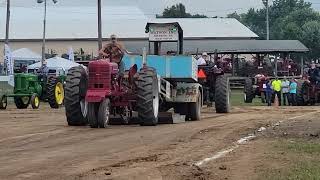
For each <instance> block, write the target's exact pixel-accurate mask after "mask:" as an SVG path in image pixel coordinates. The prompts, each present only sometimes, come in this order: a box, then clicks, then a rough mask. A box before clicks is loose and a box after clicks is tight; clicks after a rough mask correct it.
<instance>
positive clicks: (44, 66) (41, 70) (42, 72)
mask: <svg viewBox="0 0 320 180" xmlns="http://www.w3.org/2000/svg"><path fill="white" fill-rule="evenodd" d="M48 72H49V68H48V66H47V61H43V63H42V66H41V67H40V68H39V69H38V73H39V74H40V75H47V73H48Z"/></svg>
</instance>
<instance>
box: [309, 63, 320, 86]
mask: <svg viewBox="0 0 320 180" xmlns="http://www.w3.org/2000/svg"><path fill="white" fill-rule="evenodd" d="M308 75H309V77H310V78H309V80H310V82H311V83H312V84H317V83H318V81H320V71H319V69H318V68H317V67H316V64H315V63H314V62H312V63H311V68H310V69H309V70H308Z"/></svg>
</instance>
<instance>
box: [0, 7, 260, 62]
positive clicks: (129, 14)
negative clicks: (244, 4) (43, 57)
mask: <svg viewBox="0 0 320 180" xmlns="http://www.w3.org/2000/svg"><path fill="white" fill-rule="evenodd" d="M5 12H6V10H5V8H4V7H0V22H5ZM102 12H103V13H102V21H103V22H102V27H103V38H104V40H107V38H108V37H109V36H110V35H111V34H116V35H118V37H120V38H121V39H122V41H124V43H125V45H126V48H127V49H128V50H129V51H133V52H135V51H136V50H137V49H135V48H136V46H135V44H136V43H140V44H141V43H144V44H147V43H146V40H147V38H148V34H146V33H145V25H146V23H147V22H148V21H149V22H150V21H166V22H168V21H172V22H179V24H180V25H181V27H182V28H183V30H184V37H185V40H186V41H188V40H190V39H193V40H194V39H199V40H201V39H217V40H227V39H228V40H230V39H231V40H238V39H254V38H257V37H258V36H257V35H256V34H255V33H253V32H252V31H250V30H249V29H248V28H247V27H245V26H244V25H243V24H241V23H240V22H239V21H237V20H236V19H229V18H205V19H156V20H155V19H150V18H148V17H147V16H145V14H144V13H143V12H142V11H141V10H140V9H139V8H137V7H131V6H128V7H124V6H109V7H105V8H103V10H102ZM42 18H43V8H41V7H35V8H22V7H13V8H12V10H11V24H10V46H11V49H13V50H15V49H19V48H29V49H31V50H32V51H34V52H37V53H41V45H42V28H43V27H42V26H43V24H42ZM97 31H98V30H97V8H96V7H81V8H80V7H61V6H59V7H55V6H49V7H48V14H47V34H46V37H47V44H46V49H47V50H48V51H49V50H54V51H55V52H57V53H58V54H63V53H66V52H67V50H68V48H69V47H70V46H72V47H73V49H74V50H75V51H77V50H78V49H80V48H83V50H84V51H85V52H86V53H88V54H91V53H93V54H96V52H97ZM4 38H5V23H0V47H3V41H4ZM195 46H196V44H195ZM2 53H3V51H0V57H3V54H2Z"/></svg>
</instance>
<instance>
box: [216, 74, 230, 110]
mask: <svg viewBox="0 0 320 180" xmlns="http://www.w3.org/2000/svg"><path fill="white" fill-rule="evenodd" d="M215 108H216V112H217V113H229V112H230V84H229V80H228V77H227V76H226V75H220V76H217V79H216V86H215Z"/></svg>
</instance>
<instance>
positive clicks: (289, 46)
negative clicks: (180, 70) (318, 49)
mask: <svg viewBox="0 0 320 180" xmlns="http://www.w3.org/2000/svg"><path fill="white" fill-rule="evenodd" d="M194 44H197V45H196V46H194ZM215 50H217V52H218V53H237V54H247V53H249V54H251V53H281V52H290V53H293V52H297V53H302V52H308V51H309V49H308V48H307V47H306V46H305V45H304V44H302V43H301V42H300V41H298V40H269V41H268V40H225V41H220V40H216V41H210V40H203V41H196V42H195V41H189V42H187V43H185V52H188V53H196V52H197V51H198V52H208V53H214V52H215Z"/></svg>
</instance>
